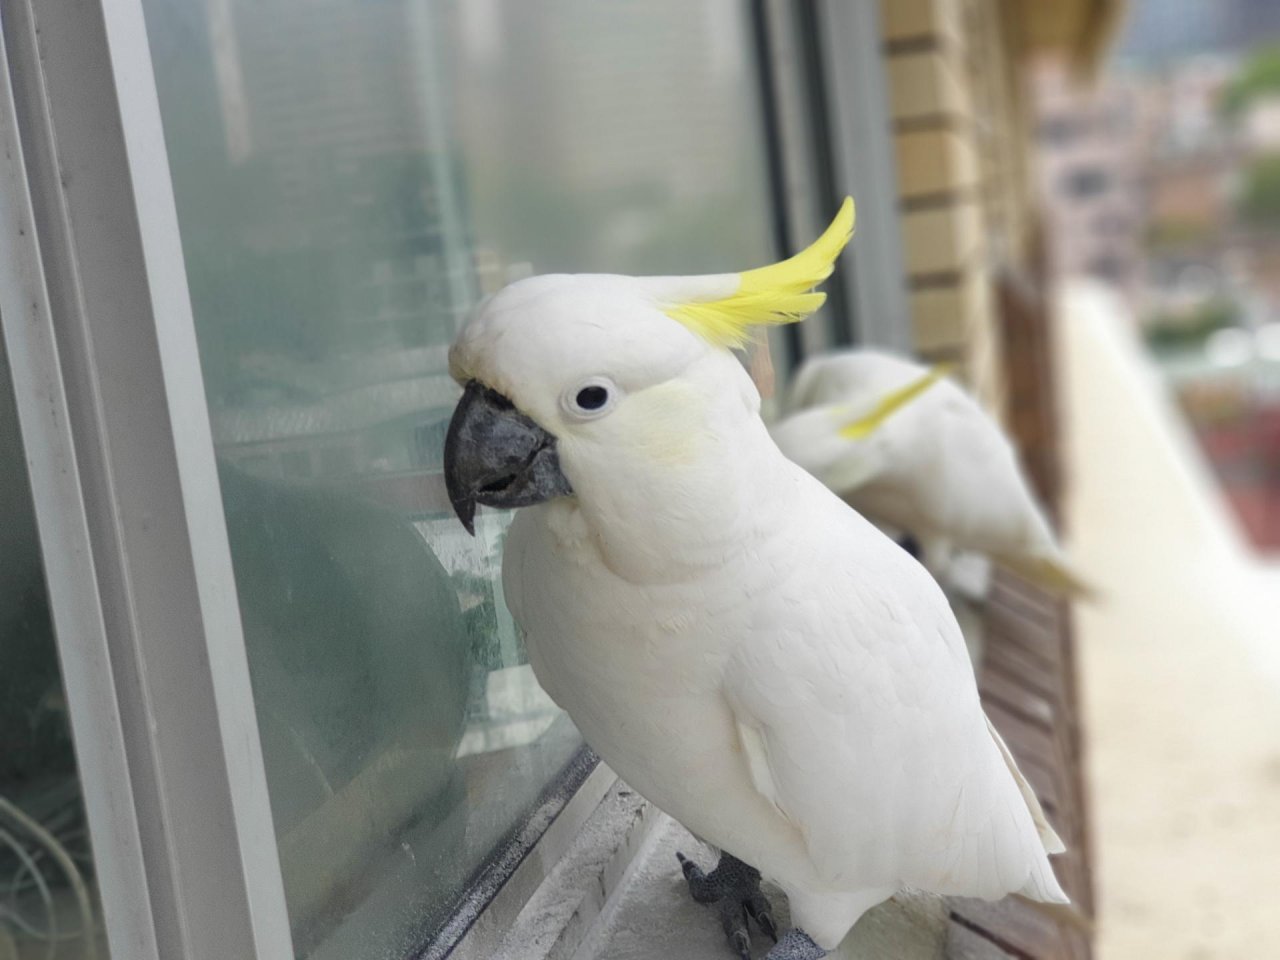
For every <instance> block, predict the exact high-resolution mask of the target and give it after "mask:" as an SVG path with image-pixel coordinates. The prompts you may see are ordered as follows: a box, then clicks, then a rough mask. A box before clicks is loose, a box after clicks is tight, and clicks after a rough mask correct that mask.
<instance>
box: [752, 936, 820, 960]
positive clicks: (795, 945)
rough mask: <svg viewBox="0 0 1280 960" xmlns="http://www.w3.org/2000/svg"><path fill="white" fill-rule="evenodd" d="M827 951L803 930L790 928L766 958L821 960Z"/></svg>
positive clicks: (772, 959) (776, 959) (777, 959)
mask: <svg viewBox="0 0 1280 960" xmlns="http://www.w3.org/2000/svg"><path fill="white" fill-rule="evenodd" d="M826 955H827V951H825V950H823V949H822V948H821V947H820V946H818V945H817V944H816V943H814V942H813V938H812V937H810V936H809V935H808V934H807V933H805V932H804V931H803V930H798V929H792V930H788V931H787V932H786V933H785V934H784V935H783V937H782V939H781V940H779V941H778V943H777V945H776V946H775V947H774V948H773V949H772V950H770V951H769V952H768V953H767V954H765V958H764V960H819V958H820V957H825V956H826Z"/></svg>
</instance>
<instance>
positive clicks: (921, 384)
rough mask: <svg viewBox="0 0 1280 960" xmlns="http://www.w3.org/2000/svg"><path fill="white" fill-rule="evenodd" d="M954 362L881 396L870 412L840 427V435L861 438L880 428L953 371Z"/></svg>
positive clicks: (931, 370) (846, 437) (941, 365)
mask: <svg viewBox="0 0 1280 960" xmlns="http://www.w3.org/2000/svg"><path fill="white" fill-rule="evenodd" d="M951 370H952V364H949V363H943V364H940V365H938V366H936V367H933V368H931V369H930V370H929V372H928V373H926V374H925V375H924V376H923V377H920V378H919V379H918V380H912V381H911V382H910V383H909V384H907V385H906V386H905V387H900V388H898V389H897V390H894V391H893V392H892V393H889V394H886V395H885V396H883V397H881V398H880V400H879V401H878V402H877V403H876V405H875V407H874V408H873V409H872V411H871V412H870V413H868V414H865V415H863V416H861V417H859V418H858V419H857V420H854V421H853V422H851V423H846V424H845V425H844V426H842V427H841V428H840V436H842V437H844V438H845V439H846V440H861V439H862V438H863V437H866V436H869V435H870V434H872V433H874V432H875V431H876V430H878V429H879V428H880V427H881V426H882V425H883V424H884V422H885V421H886V420H888V419H889V418H890V417H891V416H893V415H894V413H896V412H897V411H898V410H900V409H902V408H903V407H904V406H906V405H907V404H908V403H910V402H911V401H912V400H914V399H915V398H916V397H918V396H920V394H922V393H924V392H925V391H926V390H928V389H929V388H930V387H932V386H933V385H934V384H935V383H937V382H938V381H939V380H941V379H942V378H943V377H945V376H947V374H949V373H951Z"/></svg>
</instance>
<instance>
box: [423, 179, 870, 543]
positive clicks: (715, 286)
mask: <svg viewBox="0 0 1280 960" xmlns="http://www.w3.org/2000/svg"><path fill="white" fill-rule="evenodd" d="M852 232H853V202H852V201H851V200H846V201H845V203H844V205H843V206H842V207H841V209H840V212H839V214H837V216H836V218H835V220H834V221H833V222H832V224H831V226H830V227H828V228H827V230H826V232H825V233H824V234H823V235H822V236H821V237H820V238H819V239H818V240H817V241H815V242H814V243H813V245H811V246H810V247H809V248H807V249H806V250H804V251H802V252H801V253H799V254H797V255H796V256H794V257H792V258H791V259H789V260H785V261H783V262H781V263H777V264H773V265H771V266H768V267H762V268H759V269H757V270H750V271H747V272H745V273H726V274H715V275H708V276H692V277H626V276H614V275H607V274H576V275H569V274H558V275H546V276H538V277H531V278H529V279H527V280H522V281H519V282H517V283H514V284H512V285H511V286H509V287H507V288H505V289H504V290H502V291H501V292H499V293H498V294H496V295H495V296H493V297H492V298H490V299H489V300H487V301H485V302H484V303H483V304H481V306H480V307H479V308H478V309H477V311H476V313H475V314H474V315H473V316H472V317H471V319H470V320H469V321H468V323H467V324H466V326H465V327H463V329H462V330H461V331H460V333H459V334H458V338H457V340H456V341H455V342H454V344H453V347H452V349H451V350H450V353H449V368H450V373H451V374H452V375H453V377H454V379H455V380H457V381H458V383H460V384H461V385H462V387H463V390H464V392H463V396H462V399H461V400H460V401H459V403H458V407H457V409H456V410H455V411H454V414H453V419H452V421H451V422H450V424H449V431H448V435H447V437H446V440H445V450H444V463H445V481H446V484H447V486H448V491H449V498H450V500H451V502H452V504H453V507H454V510H455V511H456V512H457V514H458V518H459V519H460V520H461V521H462V523H463V525H464V526H466V527H467V529H468V530H472V529H473V523H474V516H475V509H476V505H477V504H485V505H488V506H493V507H521V506H528V505H532V504H535V503H540V502H543V501H546V500H550V499H553V498H556V497H562V496H570V495H572V494H574V493H575V486H577V485H580V484H582V483H590V482H591V475H592V473H593V468H597V467H599V466H600V465H602V464H612V465H613V466H614V467H615V468H616V467H617V466H618V465H619V464H626V465H628V466H629V467H631V468H633V469H635V470H644V469H651V468H655V467H656V468H658V469H665V470H670V469H672V468H676V467H679V466H681V465H687V464H689V463H691V462H693V461H696V460H697V458H698V445H699V444H702V443H707V442H712V443H714V442H715V437H716V436H717V431H718V430H720V429H723V428H724V427H725V426H726V425H725V424H724V423H723V422H721V421H722V420H723V417H724V416H725V415H726V414H725V411H726V409H732V410H736V411H738V412H739V415H741V412H742V411H746V412H747V413H749V414H750V415H755V414H756V413H757V411H758V407H759V396H758V395H757V394H756V392H755V389H754V387H753V386H752V385H751V382H750V380H749V378H748V377H747V376H746V374H745V372H744V371H743V370H742V368H741V365H740V364H739V363H738V362H737V361H736V359H735V358H734V357H733V354H732V352H731V351H732V349H733V348H735V347H741V346H743V345H745V344H746V343H747V341H748V340H749V339H750V338H751V337H752V336H753V333H754V328H756V327H760V326H765V325H769V324H779V323H792V322H795V321H798V320H802V319H804V318H805V317H807V316H809V315H810V314H812V313H813V312H814V311H815V310H817V309H818V307H820V306H821V305H822V303H823V301H824V299H825V295H824V294H821V293H815V292H813V288H814V287H815V286H817V285H818V284H819V283H821V282H822V281H823V280H825V279H826V278H827V277H828V276H829V275H830V274H831V272H832V269H833V265H834V262H835V259H836V257H837V256H838V255H839V253H840V251H841V250H842V249H843V248H844V246H845V244H846V243H847V242H848V239H849V237H850V235H851V234H852ZM597 472H598V471H597Z"/></svg>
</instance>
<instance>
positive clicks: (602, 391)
mask: <svg viewBox="0 0 1280 960" xmlns="http://www.w3.org/2000/svg"><path fill="white" fill-rule="evenodd" d="M573 399H574V401H575V402H576V403H577V404H578V406H579V407H581V408H582V409H583V410H599V409H600V408H601V407H603V406H604V405H605V404H606V403H608V402H609V391H608V390H607V389H606V388H604V387H602V386H599V385H598V384H593V385H591V386H589V387H583V388H582V389H581V390H579V391H578V395H577V396H576V397H574V398H573Z"/></svg>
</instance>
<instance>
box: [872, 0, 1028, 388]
mask: <svg viewBox="0 0 1280 960" xmlns="http://www.w3.org/2000/svg"><path fill="white" fill-rule="evenodd" d="M881 9H882V14H883V23H884V33H885V36H884V40H885V46H884V50H885V57H886V62H887V72H888V77H889V87H890V99H891V105H892V116H893V124H894V139H895V144H896V149H897V157H898V178H899V191H900V201H901V207H902V214H903V242H904V245H905V248H906V249H905V259H906V264H907V272H908V285H909V289H910V291H911V311H912V321H913V326H914V336H915V345H916V349H917V350H918V351H919V353H920V354H921V355H922V356H924V357H926V358H928V359H930V360H934V361H952V362H956V363H959V364H961V365H962V368H963V369H964V371H965V375H966V377H967V379H968V380H969V382H970V384H971V385H972V386H973V387H974V389H975V390H976V391H977V392H978V393H979V395H980V396H981V397H982V398H983V399H984V400H985V401H986V402H987V403H988V404H989V405H990V406H991V407H992V408H993V409H995V410H997V411H1000V410H1001V408H1002V406H1003V402H1004V382H1003V376H1002V374H1001V369H1002V357H1001V342H1000V337H999V323H998V318H997V316H996V312H995V297H994V296H993V286H992V284H993V281H994V276H995V271H996V270H997V269H998V268H999V267H1000V266H1001V265H1002V264H1005V263H1009V262H1013V263H1019V262H1020V260H1021V258H1022V257H1023V256H1024V250H1025V247H1026V239H1027V233H1028V224H1029V212H1030V204H1029V196H1030V194H1029V190H1028V181H1027V170H1026V140H1025V136H1024V134H1025V131H1024V128H1023V121H1022V104H1021V102H1020V88H1019V84H1018V83H1017V82H1016V79H1017V78H1016V76H1015V73H1014V70H1015V64H1014V57H1013V56H1011V54H1010V51H1011V50H1012V49H1013V47H1012V44H1013V43H1014V42H1015V38H1014V37H1012V36H1011V33H1012V32H1013V29H1014V28H1013V26H1012V23H1013V21H1012V20H1011V18H1009V17H1008V16H1007V12H1006V9H1005V6H1004V4H1003V3H1002V2H1001V0H882V6H881Z"/></svg>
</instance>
